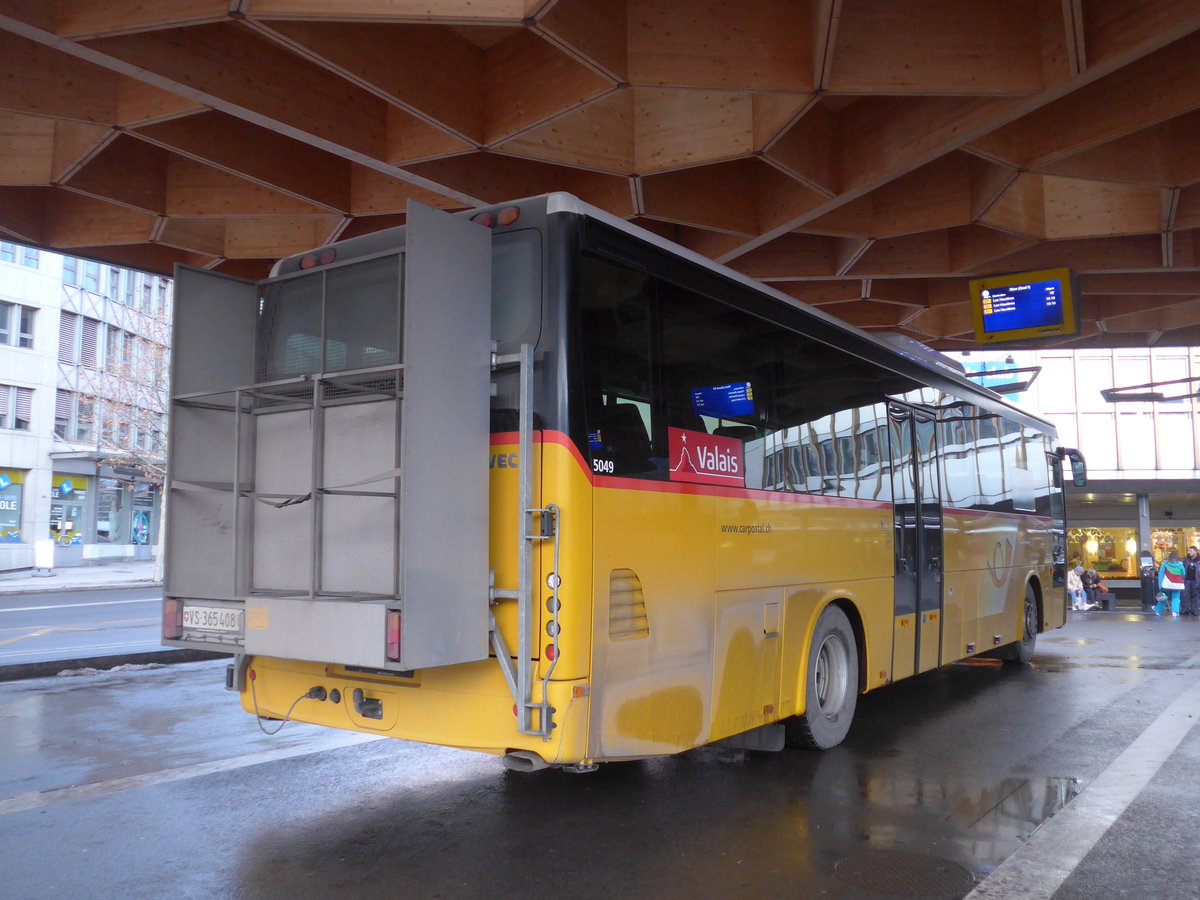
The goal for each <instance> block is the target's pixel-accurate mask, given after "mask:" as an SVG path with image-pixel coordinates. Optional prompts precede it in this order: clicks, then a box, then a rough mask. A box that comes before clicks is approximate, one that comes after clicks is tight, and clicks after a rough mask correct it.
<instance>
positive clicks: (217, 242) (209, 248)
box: [156, 216, 225, 257]
mask: <svg viewBox="0 0 1200 900" xmlns="http://www.w3.org/2000/svg"><path fill="white" fill-rule="evenodd" d="M156 242H157V243H159V244H164V245H166V246H169V247H177V248H178V249H180V250H190V251H193V252H196V253H203V254H206V255H208V256H212V257H222V256H224V255H225V220H224V219H216V218H204V219H192V218H188V217H186V216H172V217H171V218H170V219H167V220H166V221H165V222H163V227H162V229H161V230H160V232H159V234H158V239H157V241H156Z"/></svg>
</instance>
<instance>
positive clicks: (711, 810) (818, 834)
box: [239, 748, 1078, 898]
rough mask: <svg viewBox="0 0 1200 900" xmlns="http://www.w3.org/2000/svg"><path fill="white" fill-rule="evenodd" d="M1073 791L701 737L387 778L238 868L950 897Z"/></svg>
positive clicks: (434, 882) (426, 891)
mask: <svg viewBox="0 0 1200 900" xmlns="http://www.w3.org/2000/svg"><path fill="white" fill-rule="evenodd" d="M893 758H894V757H893ZM383 775H384V773H382V772H381V776H383ZM381 780H386V779H384V778H381ZM1077 791H1078V783H1077V782H1076V781H1075V780H1074V779H1070V778H1025V779H1019V778H1009V779H1003V780H1001V781H1000V782H998V783H992V784H988V783H984V782H982V781H977V780H974V779H971V778H969V777H959V776H947V777H940V776H938V775H937V774H935V773H930V774H928V775H923V776H918V777H911V776H905V775H904V773H903V771H902V770H898V769H897V768H896V767H895V766H893V765H891V764H890V763H889V761H888V759H886V758H884V759H881V760H875V761H872V760H864V759H862V758H861V757H859V756H858V755H857V754H856V753H854V752H853V751H850V750H847V749H845V748H839V749H837V750H834V751H831V752H828V753H823V754H809V753H796V752H787V753H782V754H772V755H768V754H756V753H746V752H738V751H733V752H730V751H717V750H711V749H700V750H696V751H693V752H691V753H688V754H684V755H683V756H681V757H675V758H671V759H664V760H656V761H651V762H642V763H627V764H616V765H609V766H605V767H602V768H601V770H600V771H599V772H597V773H595V774H593V775H588V776H575V775H567V774H564V773H561V772H555V771H548V772H540V773H535V774H533V775H527V774H524V775H523V774H513V773H505V774H501V775H498V776H497V775H496V774H491V775H482V776H481V775H479V774H476V775H475V776H474V777H471V778H469V779H467V780H465V781H462V782H458V783H450V782H447V783H443V784H442V785H440V786H438V787H437V789H435V790H419V791H417V792H416V796H414V791H413V790H412V788H411V786H408V787H394V788H391V789H383V790H381V791H380V793H379V794H376V795H375V796H374V797H373V800H372V802H371V804H370V807H369V808H366V809H364V808H363V806H362V805H361V803H355V804H353V805H352V806H348V807H345V808H342V809H337V810H330V811H329V814H327V815H322V816H320V817H319V821H318V822H306V823H302V824H297V825H296V826H295V827H292V828H288V829H283V830H272V831H271V832H269V833H264V834H262V835H261V836H259V837H257V838H256V839H255V840H254V841H253V842H252V845H251V847H250V848H249V852H248V853H247V854H246V855H245V861H246V864H245V865H244V867H243V869H242V871H241V873H240V877H239V883H240V884H241V885H242V887H243V888H244V889H245V890H246V891H247V892H248V893H249V895H251V896H264V895H268V894H269V895H272V896H274V895H279V896H284V895H287V894H289V893H291V892H293V891H295V892H298V893H297V894H296V895H297V896H303V895H304V893H303V892H304V890H305V886H306V884H309V883H311V881H314V880H315V881H316V882H317V883H321V884H326V885H333V884H338V885H344V886H346V887H348V888H352V890H353V891H354V894H355V896H362V897H375V896H379V897H384V896H392V897H395V896H400V897H409V896H412V897H484V896H510V895H517V894H521V895H527V894H528V893H531V892H533V891H534V890H537V889H545V890H555V887H556V886H558V887H563V886H566V885H582V886H586V887H583V888H582V889H581V890H577V889H576V888H574V887H573V888H571V893H573V894H575V893H578V894H579V895H580V896H585V897H651V896H654V897H689V898H690V897H716V896H737V895H744V894H748V893H750V892H751V891H750V888H751V886H752V885H753V886H754V893H755V895H756V896H787V897H797V896H799V897H809V896H831V897H844V898H856V897H876V898H877V897H880V896H887V895H899V896H922V897H945V898H952V897H961V896H963V895H964V894H966V893H967V892H968V891H969V890H970V889H971V888H972V887H973V886H974V884H975V881H976V879H977V878H981V877H983V876H985V875H986V874H987V873H988V872H990V871H991V870H992V869H993V868H994V867H995V866H996V865H998V864H999V863H1000V862H1002V861H1003V860H1004V859H1005V858H1007V856H1009V855H1010V854H1011V853H1012V852H1013V851H1014V850H1015V849H1016V847H1017V846H1018V845H1019V844H1020V842H1021V841H1022V840H1023V839H1024V838H1025V837H1026V836H1027V835H1028V834H1029V833H1031V832H1032V831H1033V830H1034V829H1035V828H1036V827H1037V826H1038V825H1039V824H1041V823H1042V822H1043V821H1045V820H1046V819H1047V818H1049V817H1050V816H1052V815H1053V814H1054V813H1055V812H1057V811H1058V810H1059V809H1061V808H1062V807H1063V805H1064V804H1065V803H1067V802H1068V801H1069V800H1070V798H1071V797H1073V796H1074V795H1075V793H1076V792H1077ZM414 801H415V802H414ZM385 850H386V852H385ZM964 873H965V877H964ZM913 884H919V885H921V889H920V891H919V892H917V893H913V890H912V885H913ZM800 886H803V887H802V889H801V888H800Z"/></svg>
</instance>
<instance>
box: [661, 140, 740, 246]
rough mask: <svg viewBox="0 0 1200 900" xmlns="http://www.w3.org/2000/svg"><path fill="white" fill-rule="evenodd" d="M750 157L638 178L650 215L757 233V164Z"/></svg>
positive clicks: (715, 227) (668, 219)
mask: <svg viewBox="0 0 1200 900" xmlns="http://www.w3.org/2000/svg"><path fill="white" fill-rule="evenodd" d="M760 165H761V164H760V163H758V162H756V161H754V160H750V159H743V160H737V161H735V162H730V163H724V164H721V165H715V166H700V167H696V168H691V169H684V170H682V171H679V172H668V173H665V174H662V175H654V176H648V177H645V178H643V179H642V194H643V196H644V198H645V206H644V210H645V214H646V215H647V216H649V217H650V218H654V219H663V220H665V221H668V222H678V223H680V224H685V225H695V226H699V227H702V228H708V229H712V230H715V231H729V232H733V233H735V234H747V235H750V234H758V232H759V230H760V229H759V204H758V167H759V166H760Z"/></svg>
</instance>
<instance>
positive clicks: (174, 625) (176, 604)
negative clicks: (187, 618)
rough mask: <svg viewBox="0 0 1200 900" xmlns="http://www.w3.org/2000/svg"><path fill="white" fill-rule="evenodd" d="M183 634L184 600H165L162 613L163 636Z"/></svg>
mask: <svg viewBox="0 0 1200 900" xmlns="http://www.w3.org/2000/svg"><path fill="white" fill-rule="evenodd" d="M181 634H183V601H182V600H164V601H163V615H162V636H163V637H164V638H172V639H174V638H178V637H179V636H180V635H181Z"/></svg>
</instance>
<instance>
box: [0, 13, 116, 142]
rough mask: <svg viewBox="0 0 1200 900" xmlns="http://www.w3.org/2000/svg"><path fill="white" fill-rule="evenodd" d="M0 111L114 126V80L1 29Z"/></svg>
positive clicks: (98, 71)
mask: <svg viewBox="0 0 1200 900" xmlns="http://www.w3.org/2000/svg"><path fill="white" fill-rule="evenodd" d="M0 59H3V60H4V66H3V68H0V109H3V110H8V111H10V112H18V113H29V114H32V115H39V116H51V117H54V118H60V119H75V120H77V121H80V122H100V123H103V124H106V125H107V124H112V123H113V122H114V121H115V120H116V116H117V81H118V79H117V76H116V75H115V74H113V73H112V72H109V71H106V70H105V69H102V68H100V67H99V66H94V65H92V64H91V63H88V62H84V61H83V60H80V59H74V58H72V57H70V56H67V55H65V54H62V53H59V52H57V51H56V50H52V49H50V48H49V47H44V46H42V45H41V44H38V43H34V42H33V41H31V40H27V39H26V38H23V37H19V36H17V35H15V34H12V33H10V32H8V31H3V30H0Z"/></svg>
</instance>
